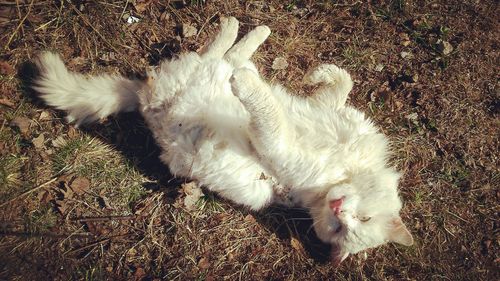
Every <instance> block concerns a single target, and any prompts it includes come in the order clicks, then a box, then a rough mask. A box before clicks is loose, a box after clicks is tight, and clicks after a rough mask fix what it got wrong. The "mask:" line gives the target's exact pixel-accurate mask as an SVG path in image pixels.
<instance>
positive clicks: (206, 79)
mask: <svg viewBox="0 0 500 281" xmlns="http://www.w3.org/2000/svg"><path fill="white" fill-rule="evenodd" d="M237 33H238V21H237V20H236V19H235V18H225V19H222V21H221V30H220V32H219V34H218V35H217V36H216V37H215V39H214V40H213V41H212V42H211V43H210V44H209V45H208V46H207V47H206V48H205V50H204V51H202V52H201V54H197V53H187V54H182V55H180V56H179V57H178V58H177V59H174V60H171V61H164V62H163V63H162V64H161V65H160V66H159V67H158V68H157V69H156V70H154V71H151V72H150V73H148V76H149V79H148V80H147V81H138V80H127V79H125V78H123V77H120V76H112V75H101V76H95V77H85V76H82V75H80V74H75V73H71V72H68V70H67V69H66V67H65V66H64V64H63V62H62V61H61V59H60V57H59V56H57V55H55V54H52V53H44V54H42V55H41V56H40V59H39V61H38V66H39V68H40V71H41V75H40V78H39V79H38V80H37V82H36V87H35V89H36V90H37V91H38V92H39V93H40V94H41V97H42V98H43V99H44V100H45V101H46V102H47V104H49V105H51V106H54V107H56V108H58V109H61V110H65V111H66V112H67V113H68V120H69V121H72V122H76V124H77V125H79V124H83V123H87V122H92V121H96V120H98V119H101V118H105V117H107V116H108V115H110V114H113V113H117V112H120V111H130V110H135V109H139V111H140V112H141V113H142V115H143V116H144V118H145V120H146V122H147V123H148V125H149V128H150V129H151V131H152V132H153V134H154V136H155V138H156V141H157V142H158V144H159V145H160V147H161V148H162V150H163V152H162V154H161V156H160V157H161V159H162V161H163V162H164V163H165V164H167V165H168V166H169V168H170V170H171V172H172V173H173V174H175V175H177V176H181V177H189V178H192V179H194V180H196V181H198V182H199V183H200V184H202V185H204V186H206V187H207V188H209V189H210V190H212V191H215V192H217V193H218V194H220V195H221V196H223V197H225V198H228V199H230V200H232V201H234V202H236V203H238V204H241V205H245V206H248V207H249V208H251V209H253V210H260V209H262V208H265V207H266V206H268V205H269V204H271V203H273V202H276V201H279V200H278V198H279V196H278V195H279V194H280V193H283V192H284V190H289V194H288V195H289V196H290V197H291V198H293V201H294V202H295V203H297V204H299V205H300V206H303V207H306V208H308V209H309V210H310V213H311V215H312V217H313V219H314V229H315V231H316V233H317V235H318V237H319V238H320V239H321V240H323V241H324V242H327V243H331V244H332V246H333V247H332V249H333V250H332V251H333V253H332V255H333V259H334V261H335V262H336V263H339V262H341V261H342V260H343V259H345V258H346V257H347V255H348V254H350V253H357V252H359V251H361V250H364V249H367V248H371V247H375V246H378V245H381V244H383V243H386V242H389V241H392V242H397V243H400V244H404V245H411V244H412V243H413V239H412V236H411V235H410V233H409V232H408V230H407V229H406V227H405V226H404V224H403V222H402V221H401V218H400V216H399V210H400V209H401V200H400V198H399V197H398V192H397V186H398V180H399V177H400V175H399V173H398V172H397V171H395V170H394V169H393V168H391V167H388V166H387V157H388V147H387V139H386V137H385V136H384V135H383V134H381V133H380V132H379V131H378V130H377V129H376V128H375V126H374V125H373V123H372V122H371V121H370V120H368V119H367V118H366V117H365V116H364V114H363V113H361V112H359V111H358V110H356V109H354V108H352V107H350V106H348V105H346V104H345V102H346V99H347V95H348V93H349V91H350V90H351V88H352V86H353V83H352V80H351V77H350V76H349V74H348V73H347V72H346V71H345V70H343V69H340V68H338V67H337V66H335V65H321V66H319V67H317V68H316V69H314V70H313V71H311V72H310V73H309V74H308V75H307V76H306V77H305V81H306V82H307V83H309V84H312V85H319V88H318V90H317V91H316V93H314V95H312V96H311V97H308V98H300V97H295V96H292V95H290V94H288V93H287V90H286V89H284V88H283V87H281V86H279V85H269V84H268V83H266V82H265V81H264V80H262V78H260V77H259V73H258V71H257V69H256V67H255V65H254V64H253V63H252V62H251V61H250V58H251V56H252V54H253V53H254V52H255V50H256V49H257V48H258V47H259V45H261V44H262V43H263V42H264V41H265V39H266V38H267V37H268V36H269V34H270V30H269V28H268V27H266V26H259V27H257V28H255V29H254V30H252V31H251V32H250V33H248V34H247V35H246V36H245V37H243V38H242V39H241V40H240V41H239V42H238V43H236V44H235V45H234V46H233V44H234V41H235V39H236V36H237Z"/></svg>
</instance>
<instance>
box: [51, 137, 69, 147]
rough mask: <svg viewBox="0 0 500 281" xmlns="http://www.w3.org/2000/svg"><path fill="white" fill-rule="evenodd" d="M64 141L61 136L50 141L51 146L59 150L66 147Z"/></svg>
mask: <svg viewBox="0 0 500 281" xmlns="http://www.w3.org/2000/svg"><path fill="white" fill-rule="evenodd" d="M66 143H67V142H66V139H65V138H64V137H63V136H58V137H57V138H56V139H55V140H53V141H52V146H53V147H56V148H59V147H63V146H65V145H66Z"/></svg>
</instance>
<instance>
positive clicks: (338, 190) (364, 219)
mask: <svg viewBox="0 0 500 281" xmlns="http://www.w3.org/2000/svg"><path fill="white" fill-rule="evenodd" d="M398 179H399V174H397V173H396V172H394V171H392V170H390V169H384V170H382V171H381V172H377V173H376V174H375V173H371V172H368V173H362V174H356V175H354V176H352V177H351V178H350V179H349V180H347V181H346V182H345V183H343V184H339V185H335V186H332V187H331V188H330V189H329V191H328V193H327V194H326V196H325V197H324V198H321V199H320V200H318V201H317V203H316V204H315V206H314V207H313V208H311V214H312V217H313V219H314V229H315V231H316V234H317V235H318V237H319V238H320V239H321V240H322V241H323V242H325V243H330V244H332V258H333V261H334V263H336V264H338V263H340V262H341V261H342V260H344V259H345V258H346V257H347V256H348V255H349V254H354V253H357V252H359V251H362V250H365V249H367V248H373V247H376V246H379V245H381V244H384V243H386V242H390V241H392V242H397V243H400V244H404V245H411V244H412V243H413V238H412V236H411V234H410V233H409V232H408V230H407V229H406V227H405V226H404V224H403V223H402V221H401V218H400V217H399V210H400V209H401V200H400V199H399V197H398V194H397V185H398Z"/></svg>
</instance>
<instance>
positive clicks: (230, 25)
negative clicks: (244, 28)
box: [220, 17, 239, 33]
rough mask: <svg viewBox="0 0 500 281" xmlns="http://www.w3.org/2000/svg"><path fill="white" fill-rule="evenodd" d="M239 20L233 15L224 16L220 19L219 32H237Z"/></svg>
mask: <svg viewBox="0 0 500 281" xmlns="http://www.w3.org/2000/svg"><path fill="white" fill-rule="evenodd" d="M238 25H239V22H238V20H237V19H236V18H235V17H227V18H226V17H224V18H221V19H220V30H221V32H229V33H238Z"/></svg>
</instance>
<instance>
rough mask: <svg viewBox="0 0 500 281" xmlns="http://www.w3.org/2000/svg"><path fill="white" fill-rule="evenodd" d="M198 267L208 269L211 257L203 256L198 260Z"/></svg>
mask: <svg viewBox="0 0 500 281" xmlns="http://www.w3.org/2000/svg"><path fill="white" fill-rule="evenodd" d="M198 267H199V268H201V269H207V268H209V267H210V259H209V258H207V257H203V258H201V259H200V260H199V261H198Z"/></svg>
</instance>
